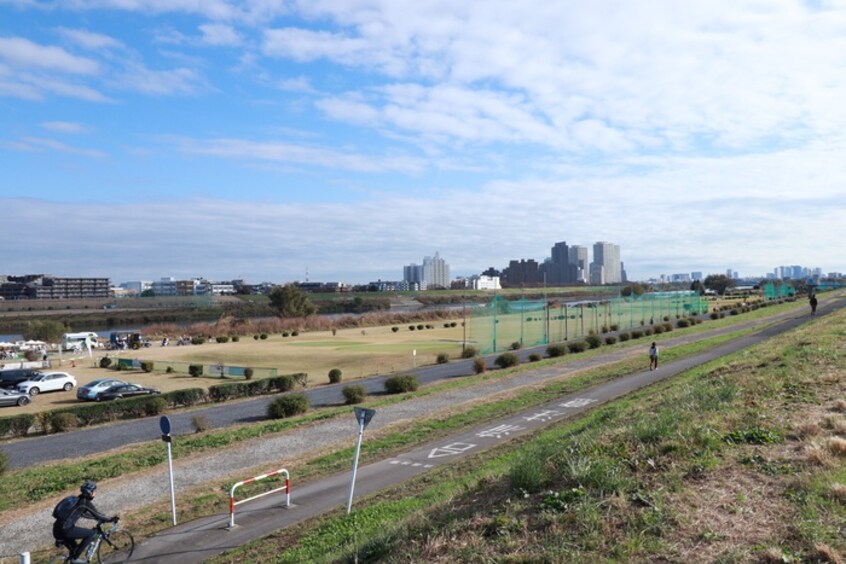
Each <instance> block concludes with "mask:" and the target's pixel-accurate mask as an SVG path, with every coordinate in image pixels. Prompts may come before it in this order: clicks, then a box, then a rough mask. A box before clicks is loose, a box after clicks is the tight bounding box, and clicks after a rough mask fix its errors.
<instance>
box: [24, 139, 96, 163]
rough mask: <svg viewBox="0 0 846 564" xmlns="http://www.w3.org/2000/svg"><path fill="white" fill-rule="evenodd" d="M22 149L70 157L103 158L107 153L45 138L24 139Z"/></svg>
mask: <svg viewBox="0 0 846 564" xmlns="http://www.w3.org/2000/svg"><path fill="white" fill-rule="evenodd" d="M19 143H20V145H19V146H20V147H21V148H22V150H35V151H37V150H40V149H49V150H51V151H57V152H59V153H66V154H68V155H78V156H81V157H92V158H103V157H105V156H106V153H104V152H103V151H98V150H96V149H84V148H81V147H74V146H72V145H68V144H67V143H62V142H61V141H56V140H55V139H45V138H43V137H24V138H22V139H21V140H20V142H19Z"/></svg>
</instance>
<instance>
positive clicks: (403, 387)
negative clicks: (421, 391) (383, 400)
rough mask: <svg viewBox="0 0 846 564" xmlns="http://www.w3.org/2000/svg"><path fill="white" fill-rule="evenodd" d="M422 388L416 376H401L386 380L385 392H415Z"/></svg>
mask: <svg viewBox="0 0 846 564" xmlns="http://www.w3.org/2000/svg"><path fill="white" fill-rule="evenodd" d="M419 387H420V381H419V380H417V375H416V374H399V375H397V376H391V377H390V378H388V379H387V380H385V391H386V392H388V393H389V394H402V393H405V392H414V391H416V390H417V388H419Z"/></svg>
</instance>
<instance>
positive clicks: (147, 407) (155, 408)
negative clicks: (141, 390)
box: [144, 396, 167, 415]
mask: <svg viewBox="0 0 846 564" xmlns="http://www.w3.org/2000/svg"><path fill="white" fill-rule="evenodd" d="M166 409H167V400H166V399H164V398H161V397H158V396H157V397H154V398H150V399H149V400H147V402H145V403H144V415H159V414H162V413H164V412H165V410H166Z"/></svg>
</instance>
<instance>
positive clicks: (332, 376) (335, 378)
mask: <svg viewBox="0 0 846 564" xmlns="http://www.w3.org/2000/svg"><path fill="white" fill-rule="evenodd" d="M341 375H342V372H341V369H340V368H333V369H332V370H330V371H329V383H330V384H337V383H338V382H340V381H341Z"/></svg>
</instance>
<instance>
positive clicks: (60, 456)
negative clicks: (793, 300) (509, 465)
mask: <svg viewBox="0 0 846 564" xmlns="http://www.w3.org/2000/svg"><path fill="white" fill-rule="evenodd" d="M842 302H843V300H831V299H828V300H823V301H821V303H820V305H819V307H818V308H817V312H818V315H824V314H825V313H826V312H827V311H830V310H832V309H833V308H835V307H842V305H843V303H842ZM786 316H787V317H789V318H791V319H793V318H795V321H796V323H801V322H804V321H806V320H808V319H809V318H810V316H809V312H808V311H806V310H798V311H797V312H791V313H789V314H786ZM782 317H784V316H782ZM706 323H707V321H706ZM759 323H761V321H755V320H753V321H750V322H748V323H745V324H741V325H734V326H731V327H726V328H723V329H718V330H714V331H712V332H705V333H701V334H697V335H693V336H689V337H687V340H689V339H691V338H693V339H703V338H706V337H709V336H713V335H715V334H719V333H726V332H732V331H737V330H738V329H739V328H741V327H743V326H754V325H756V324H759ZM664 341H665V342H664V346H672V340H670V341H667V340H666V339H664ZM608 350H609V352H610V351H611V350H613V349H612V348H609V349H608ZM545 351H546V347H545V346H541V347H535V348H530V349H523V350H519V351H513V352H515V353H517V354H518V355H519V356H520V357H521V362H525V361H526V360H527V359H528V357H529V355H530V354H532V353H539V354H542V355H543V354H544V353H545ZM495 357H496V355H491V356H488V357H485V358H486V361H487V363H488V366H489V367H492V366H493V361H494V359H495ZM472 362H473V361H472V360H460V361H453V362H450V363H448V364H438V365H434V366H426V367H420V368H418V369H416V370H412V371H408V372H409V373H414V374H416V375H417V376H418V379H419V380H420V383H421V384H424V385H425V384H429V383H432V382H437V381H440V380H445V379H449V378H454V377H458V376H466V375H468V374H472V373H473V367H472ZM607 362H609V357H608V356H607V355H602V356H601V357H596V358H595V359H593V360H592V361H591V362H590V364H591V365H596V366H599V365H601V364H604V363H607ZM390 376H391V375H390V374H386V375H379V376H372V377H369V378H363V379H360V380H356V381H355V383H356V384H358V385H361V386H363V387H364V388H365V390H367V393H368V395H371V396H373V395H378V394H382V393H384V382H385V380H386V379H387V378H389V377H390ZM347 384H348V383H342V384H335V385H328V386H321V387H319V388H313V389H310V390H303V392H304V393H305V394H306V395H308V397H309V401H310V402H311V405H313V406H331V405H342V404H344V403H345V400H344V397H343V395H342V393H341V391H342V389H343V387H344V386H345V385H347ZM274 397H275V396H262V397H259V398H255V399H250V400H245V401H238V402H226V403H222V404H219V405H213V406H210V407H204V408H199V409H194V410H191V411H183V412H175V413H169V414H168V417H169V418H170V420H171V424H172V430H171V434H172V435H174V436H179V435H190V434H193V433H194V432H195V431H194V427H193V425H192V423H191V420H192V418H193V417H194V416H195V415H199V414H202V415H204V416H205V417H206V418H207V420H208V422H209V426H210V428H213V429H215V428H223V427H227V426H230V425H235V424H243V423H251V422H257V421H263V420H266V419H267V405H268V404H269V403H270V402H271V401H273V399H274ZM160 434H161V431H160V430H159V417H148V418H145V419H137V420H132V421H125V422H119V423H112V424H108V425H103V426H99V427H94V428H87V429H80V430H77V431H72V432H67V433H60V434H55V435H45V436H39V437H32V438H25V439H20V440H15V441H10V442H7V443H4V444H2V445H0V450H2V451H3V452H4V453H5V454H6V456H7V459H8V461H9V468H12V469H19V468H26V467H29V466H33V465H36V464H43V463H49V462H53V461H57V460H66V459H73V458H77V457H84V456H89V455H93V454H97V453H102V452H107V451H109V450H112V449H116V448H120V447H123V446H126V445H130V444H135V443H141V442H145V441H150V440H156V439H158V438H159V436H160Z"/></svg>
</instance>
